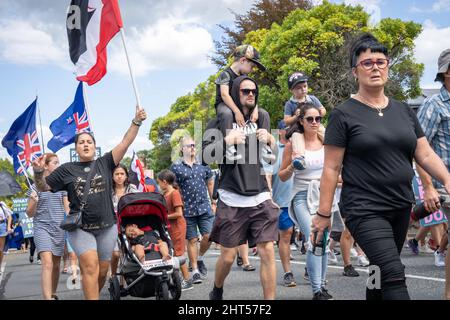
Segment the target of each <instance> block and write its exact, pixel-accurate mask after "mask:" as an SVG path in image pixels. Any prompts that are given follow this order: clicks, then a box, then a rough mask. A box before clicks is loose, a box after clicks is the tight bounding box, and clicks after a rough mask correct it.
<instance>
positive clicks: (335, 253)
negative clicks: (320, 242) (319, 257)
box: [333, 248, 341, 256]
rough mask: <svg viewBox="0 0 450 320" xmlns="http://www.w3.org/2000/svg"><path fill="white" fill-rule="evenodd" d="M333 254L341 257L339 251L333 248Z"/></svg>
mask: <svg viewBox="0 0 450 320" xmlns="http://www.w3.org/2000/svg"><path fill="white" fill-rule="evenodd" d="M333 253H334V255H335V256H339V255H341V252H340V251H339V250H336V249H334V248H333Z"/></svg>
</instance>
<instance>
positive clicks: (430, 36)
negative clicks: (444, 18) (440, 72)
mask: <svg viewBox="0 0 450 320" xmlns="http://www.w3.org/2000/svg"><path fill="white" fill-rule="evenodd" d="M444 39H450V27H447V28H439V27H438V26H436V25H435V24H434V23H433V22H432V21H431V20H427V21H425V23H424V24H423V31H422V33H421V34H420V35H419V37H417V39H416V42H415V45H416V48H415V57H416V59H417V61H418V62H421V63H423V64H425V71H426V72H437V61H438V58H439V55H440V54H441V52H442V51H444V50H445V49H448V48H450V43H449V42H448V41H443V40H444ZM433 79H434V78H433Z"/></svg>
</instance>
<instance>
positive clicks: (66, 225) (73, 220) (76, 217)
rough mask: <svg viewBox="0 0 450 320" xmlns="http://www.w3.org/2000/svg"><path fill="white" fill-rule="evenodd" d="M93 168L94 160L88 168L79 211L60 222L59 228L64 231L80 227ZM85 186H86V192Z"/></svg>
mask: <svg viewBox="0 0 450 320" xmlns="http://www.w3.org/2000/svg"><path fill="white" fill-rule="evenodd" d="M94 166H95V160H94V161H92V164H91V166H90V170H89V174H88V176H87V179H86V183H85V184H84V187H83V198H82V199H81V205H80V210H79V211H78V212H76V213H72V214H68V215H67V216H66V218H65V219H64V220H63V222H61V224H60V225H59V227H60V228H61V229H63V230H65V231H73V230H75V229H78V228H81V225H82V218H83V210H84V207H85V206H86V200H87V197H88V194H89V185H90V184H91V179H92V176H93V174H94ZM86 185H88V187H87V190H86Z"/></svg>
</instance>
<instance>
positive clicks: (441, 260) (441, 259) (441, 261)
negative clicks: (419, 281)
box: [434, 251, 445, 267]
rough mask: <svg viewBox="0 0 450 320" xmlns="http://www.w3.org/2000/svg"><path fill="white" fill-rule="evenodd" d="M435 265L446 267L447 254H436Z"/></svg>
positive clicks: (437, 252)
mask: <svg viewBox="0 0 450 320" xmlns="http://www.w3.org/2000/svg"><path fill="white" fill-rule="evenodd" d="M434 265H435V266H436V267H445V254H444V253H441V252H439V251H436V252H435V253H434Z"/></svg>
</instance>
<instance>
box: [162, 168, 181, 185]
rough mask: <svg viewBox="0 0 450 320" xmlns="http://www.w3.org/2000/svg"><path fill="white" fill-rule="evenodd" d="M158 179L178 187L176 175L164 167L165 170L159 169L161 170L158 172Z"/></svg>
mask: <svg viewBox="0 0 450 320" xmlns="http://www.w3.org/2000/svg"><path fill="white" fill-rule="evenodd" d="M158 179H159V180H160V181H166V182H167V183H168V184H170V185H171V186H173V187H175V188H178V185H177V183H176V179H177V177H176V175H175V173H173V172H172V171H170V170H167V169H165V170H163V171H161V172H160V173H159V174H158Z"/></svg>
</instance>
